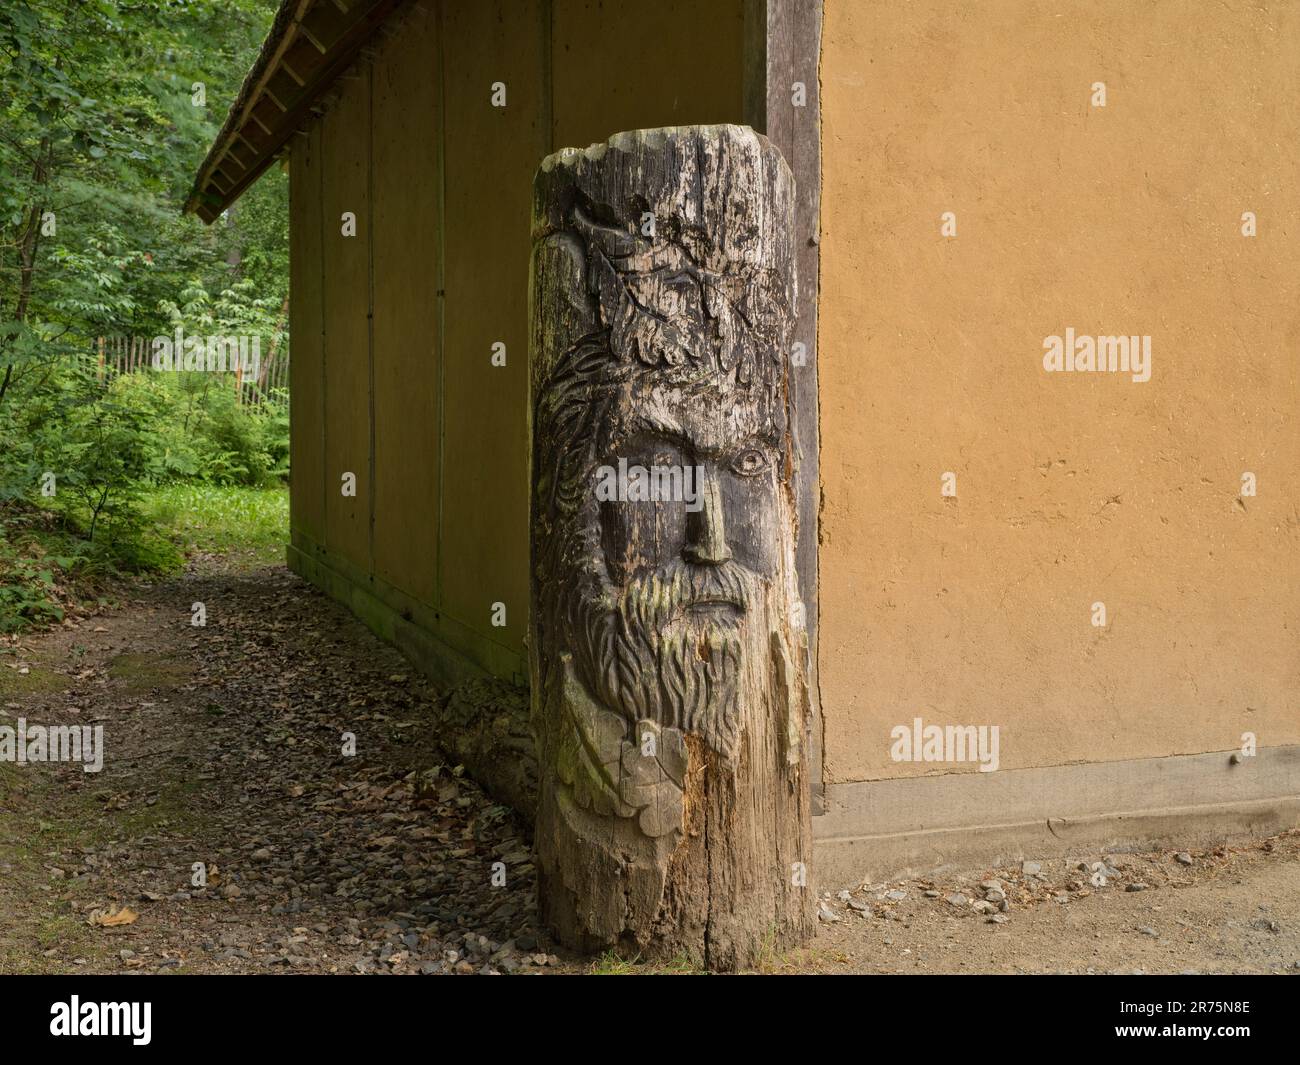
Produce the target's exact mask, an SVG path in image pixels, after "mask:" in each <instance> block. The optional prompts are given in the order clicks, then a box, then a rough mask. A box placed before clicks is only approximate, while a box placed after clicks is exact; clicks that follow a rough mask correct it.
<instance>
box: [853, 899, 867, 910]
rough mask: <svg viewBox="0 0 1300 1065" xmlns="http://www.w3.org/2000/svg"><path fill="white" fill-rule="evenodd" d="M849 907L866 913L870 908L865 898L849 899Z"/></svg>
mask: <svg viewBox="0 0 1300 1065" xmlns="http://www.w3.org/2000/svg"><path fill="white" fill-rule="evenodd" d="M849 909H851V910H857V911H858V912H859V913H866V912H867V911H868V910H870V909H871V903H869V902H867V900H866V899H849Z"/></svg>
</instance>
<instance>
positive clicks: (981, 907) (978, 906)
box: [970, 899, 997, 913]
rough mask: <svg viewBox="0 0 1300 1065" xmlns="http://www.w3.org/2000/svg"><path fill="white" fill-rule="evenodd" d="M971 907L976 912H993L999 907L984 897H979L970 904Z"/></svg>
mask: <svg viewBox="0 0 1300 1065" xmlns="http://www.w3.org/2000/svg"><path fill="white" fill-rule="evenodd" d="M970 908H971V909H972V910H974V911H975V912H976V913H992V912H993V911H994V910H996V909H997V907H996V906H994V905H993V903H991V902H987V901H985V900H984V899H979V900H977V901H975V902H972V903H971V904H970Z"/></svg>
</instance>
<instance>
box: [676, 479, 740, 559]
mask: <svg viewBox="0 0 1300 1065" xmlns="http://www.w3.org/2000/svg"><path fill="white" fill-rule="evenodd" d="M700 502H701V504H702V506H701V507H700V509H699V510H697V511H695V512H694V513H692V514H688V515H687V522H686V546H685V548H684V549H683V550H682V557H683V558H685V559H686V561H687V562H693V563H695V564H696V565H697V566H720V565H722V563H724V562H726V561H728V560H729V559H730V558H731V548H729V547H728V546H727V529H726V525H725V523H724V522H723V519H722V487H721V486H720V485H719V484H718V479H717V477H715V476H714V475H713V474H712V473H711V472H706V473H705V475H704V477H703V478H702V484H701V485H700Z"/></svg>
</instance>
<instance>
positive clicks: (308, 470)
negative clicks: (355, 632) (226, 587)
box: [289, 123, 325, 544]
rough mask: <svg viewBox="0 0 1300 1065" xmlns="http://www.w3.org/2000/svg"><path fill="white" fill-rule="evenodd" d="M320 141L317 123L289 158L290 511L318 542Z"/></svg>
mask: <svg viewBox="0 0 1300 1065" xmlns="http://www.w3.org/2000/svg"><path fill="white" fill-rule="evenodd" d="M320 142H321V131H320V123H314V124H313V125H312V127H311V129H310V131H309V133H308V135H307V136H305V137H299V138H297V140H295V141H294V147H293V151H292V154H291V155H290V161H289V215H290V226H289V242H290V243H289V323H290V332H289V335H290V336H291V337H292V338H293V339H292V343H293V346H292V349H291V354H290V358H291V359H292V371H291V374H290V377H289V391H290V410H289V418H290V425H289V447H290V456H289V482H290V483H289V514H290V525H291V526H292V529H293V531H294V532H295V533H297V534H299V535H301V536H303V537H306V538H307V539H308V540H310V541H311V542H312V543H315V544H320V543H323V542H324V536H325V500H324V497H323V495H322V484H321V472H322V469H323V466H322V463H323V461H324V456H323V454H322V449H321V441H322V431H323V428H324V425H323V422H324V410H323V409H322V406H321V404H322V399H323V391H322V385H323V383H324V382H323V375H324V372H325V362H324V349H323V344H322V339H321V314H322V305H321V255H320V241H321V215H320V210H321V158H320V147H321V143H320Z"/></svg>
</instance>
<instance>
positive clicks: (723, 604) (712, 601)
mask: <svg viewBox="0 0 1300 1065" xmlns="http://www.w3.org/2000/svg"><path fill="white" fill-rule="evenodd" d="M686 609H687V610H689V611H692V612H693V613H697V614H722V615H736V614H743V613H744V612H745V608H744V607H743V606H741V604H740V603H738V602H736V601H735V600H734V599H728V598H727V597H726V596H723V595H706V596H701V597H700V598H699V599H693V600H691V602H689V603H687V604H686Z"/></svg>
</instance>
